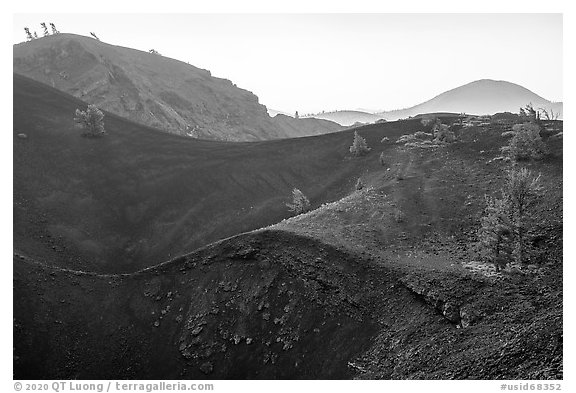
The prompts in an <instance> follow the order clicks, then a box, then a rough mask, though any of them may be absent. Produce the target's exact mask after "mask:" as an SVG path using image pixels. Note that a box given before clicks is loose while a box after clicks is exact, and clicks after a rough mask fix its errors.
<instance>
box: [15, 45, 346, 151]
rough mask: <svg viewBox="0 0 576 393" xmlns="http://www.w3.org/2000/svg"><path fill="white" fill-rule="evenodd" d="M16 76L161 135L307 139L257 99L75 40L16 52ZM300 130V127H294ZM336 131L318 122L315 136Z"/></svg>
mask: <svg viewBox="0 0 576 393" xmlns="http://www.w3.org/2000/svg"><path fill="white" fill-rule="evenodd" d="M13 53H14V58H13V65H14V72H15V73H18V74H21V75H24V76H27V77H30V78H32V79H35V80H37V81H39V82H42V83H46V84H48V85H50V86H52V87H55V88H57V89H59V90H61V91H64V92H66V93H69V94H72V95H73V96H75V97H78V98H80V99H82V100H83V101H85V102H87V103H92V104H95V105H97V106H99V107H100V108H102V109H105V110H107V111H110V112H112V113H115V114H117V115H120V116H122V117H125V118H128V119H130V120H132V121H136V122H138V123H141V124H144V125H148V126H152V127H155V128H159V129H162V130H164V131H167V132H170V133H174V134H179V135H187V136H191V137H194V138H199V139H214V140H226V141H253V140H264V139H278V138H292V137H299V136H305V135H308V134H307V133H306V131H304V129H310V124H309V122H307V123H306V124H305V125H304V123H302V122H300V121H299V120H298V119H291V120H289V119H283V120H282V121H281V122H278V121H276V120H275V119H273V118H271V117H270V116H269V115H268V113H267V110H266V107H265V106H264V105H261V104H260V103H259V102H258V97H256V96H255V95H254V94H252V93H251V92H249V91H246V90H243V89H240V88H238V87H237V86H236V85H235V84H233V83H232V82H230V81H229V80H226V79H220V78H215V77H213V76H211V74H210V72H209V71H206V70H202V69H199V68H196V67H194V66H191V65H189V64H187V63H184V62H181V61H178V60H174V59H171V58H168V57H164V56H161V55H158V54H151V53H148V52H143V51H139V50H135V49H130V48H124V47H120V46H114V45H109V44H106V43H104V42H100V41H98V40H95V39H92V38H88V37H83V36H78V35H74V34H58V35H51V36H48V37H43V38H39V39H36V40H32V41H30V42H24V43H20V44H17V45H14V52H13ZM300 124H303V128H301V127H300ZM340 128H341V127H340V126H339V125H337V124H334V123H328V122H322V123H318V125H317V126H315V127H313V129H314V133H315V134H316V133H322V132H332V131H336V130H339V129H340Z"/></svg>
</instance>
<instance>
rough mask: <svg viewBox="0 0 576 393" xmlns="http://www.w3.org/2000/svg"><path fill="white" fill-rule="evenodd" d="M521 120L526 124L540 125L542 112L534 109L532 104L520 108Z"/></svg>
mask: <svg viewBox="0 0 576 393" xmlns="http://www.w3.org/2000/svg"><path fill="white" fill-rule="evenodd" d="M519 115H520V119H521V120H522V121H524V122H530V123H534V124H540V112H539V111H537V110H536V109H534V107H533V106H532V103H530V104H528V105H526V106H525V107H524V108H520V113H519Z"/></svg>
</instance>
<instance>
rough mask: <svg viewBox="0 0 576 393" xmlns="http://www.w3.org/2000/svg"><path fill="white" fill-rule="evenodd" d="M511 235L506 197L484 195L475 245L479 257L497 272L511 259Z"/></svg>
mask: <svg viewBox="0 0 576 393" xmlns="http://www.w3.org/2000/svg"><path fill="white" fill-rule="evenodd" d="M511 235H512V228H511V223H510V220H509V217H508V204H507V201H506V199H505V198H501V199H497V198H490V197H486V207H485V209H484V215H483V216H482V218H481V219H480V229H478V233H477V237H478V243H477V244H476V247H477V250H478V253H479V254H480V258H481V259H482V260H483V261H484V262H486V263H491V264H493V265H494V267H495V268H496V271H497V272H499V271H500V269H501V268H503V267H505V266H506V265H507V264H508V262H509V261H510V259H511Z"/></svg>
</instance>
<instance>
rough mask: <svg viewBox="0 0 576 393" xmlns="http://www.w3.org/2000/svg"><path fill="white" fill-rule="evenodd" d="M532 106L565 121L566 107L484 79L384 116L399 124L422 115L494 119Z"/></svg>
mask: <svg viewBox="0 0 576 393" xmlns="http://www.w3.org/2000/svg"><path fill="white" fill-rule="evenodd" d="M529 103H532V105H533V106H534V108H540V107H543V108H546V109H547V110H549V109H553V110H554V113H557V112H558V113H560V117H562V106H563V105H562V103H561V102H558V103H554V102H551V101H548V100H547V99H545V98H542V97H540V96H539V95H537V94H536V93H534V92H532V91H530V90H528V89H526V88H525V87H522V86H520V85H517V84H515V83H510V82H506V81H495V80H491V79H482V80H478V81H475V82H471V83H468V84H466V85H464V86H460V87H457V88H455V89H452V90H449V91H447V92H444V93H442V94H440V95H438V96H436V97H434V98H432V99H431V100H428V101H426V102H423V103H422V104H419V105H416V106H413V107H411V108H406V109H400V110H394V111H387V112H381V113H379V114H378V115H380V116H383V117H385V118H386V119H387V120H397V119H400V118H406V117H409V116H415V115H418V114H422V113H434V112H454V113H462V112H465V113H469V114H476V115H491V114H494V113H497V112H513V113H516V112H518V110H519V109H520V108H521V107H524V106H525V105H527V104H529Z"/></svg>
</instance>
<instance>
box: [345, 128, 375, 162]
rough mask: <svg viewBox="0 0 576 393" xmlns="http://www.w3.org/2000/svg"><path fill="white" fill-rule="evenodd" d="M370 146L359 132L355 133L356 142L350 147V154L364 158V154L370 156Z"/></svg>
mask: <svg viewBox="0 0 576 393" xmlns="http://www.w3.org/2000/svg"><path fill="white" fill-rule="evenodd" d="M370 150H372V149H370V148H369V147H368V144H367V143H366V139H364V138H362V137H361V136H360V134H358V131H354V141H353V142H352V146H350V153H352V155H353V156H356V157H358V156H362V155H364V154H368V153H369V152H370Z"/></svg>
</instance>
